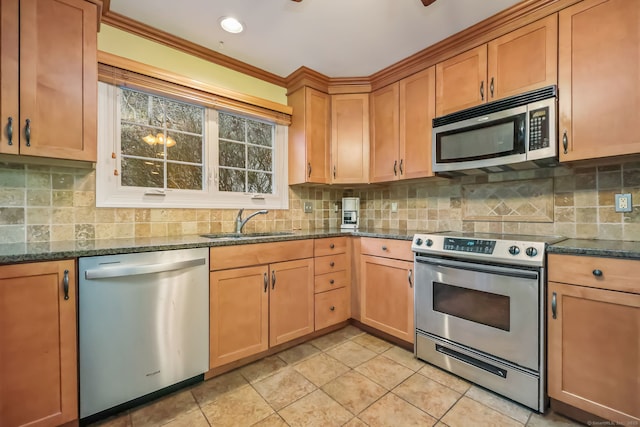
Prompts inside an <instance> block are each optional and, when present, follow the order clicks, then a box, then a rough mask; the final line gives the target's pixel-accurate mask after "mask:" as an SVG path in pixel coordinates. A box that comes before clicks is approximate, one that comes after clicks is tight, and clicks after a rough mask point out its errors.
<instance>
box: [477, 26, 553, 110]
mask: <svg viewBox="0 0 640 427" xmlns="http://www.w3.org/2000/svg"><path fill="white" fill-rule="evenodd" d="M487 60H488V63H487V67H488V73H487V82H488V85H489V86H488V89H489V91H488V99H487V100H488V101H493V100H494V99H500V98H506V97H509V96H513V95H519V94H521V93H524V92H528V91H531V90H534V89H538V88H541V87H545V86H549V85H553V84H556V82H557V76H558V16H557V15H556V14H554V15H550V16H548V17H547V18H544V19H541V20H539V21H536V22H534V23H532V24H529V25H526V26H524V27H522V28H519V29H517V30H515V31H512V32H510V33H509V34H506V35H504V36H502V37H499V38H497V39H495V40H492V41H491V42H489V43H488V44H487Z"/></svg>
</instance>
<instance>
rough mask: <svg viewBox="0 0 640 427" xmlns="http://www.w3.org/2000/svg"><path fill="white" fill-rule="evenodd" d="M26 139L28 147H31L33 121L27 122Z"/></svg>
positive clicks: (28, 120)
mask: <svg viewBox="0 0 640 427" xmlns="http://www.w3.org/2000/svg"><path fill="white" fill-rule="evenodd" d="M25 122H26V125H25V127H24V138H25V140H26V141H27V147H31V119H27V120H25Z"/></svg>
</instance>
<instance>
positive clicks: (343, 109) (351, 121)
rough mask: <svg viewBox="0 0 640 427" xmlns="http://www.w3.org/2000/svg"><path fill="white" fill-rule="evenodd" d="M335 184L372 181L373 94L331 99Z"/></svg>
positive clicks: (339, 96)
mask: <svg viewBox="0 0 640 427" xmlns="http://www.w3.org/2000/svg"><path fill="white" fill-rule="evenodd" d="M331 182H333V183H335V184H365V183H367V182H369V94H368V93H358V94H339V95H332V96H331Z"/></svg>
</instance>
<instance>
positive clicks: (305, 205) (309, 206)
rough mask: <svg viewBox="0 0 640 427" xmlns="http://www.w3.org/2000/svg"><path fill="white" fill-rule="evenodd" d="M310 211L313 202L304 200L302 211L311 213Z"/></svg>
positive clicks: (311, 210)
mask: <svg viewBox="0 0 640 427" xmlns="http://www.w3.org/2000/svg"><path fill="white" fill-rule="evenodd" d="M311 212H313V203H311V202H304V213H311Z"/></svg>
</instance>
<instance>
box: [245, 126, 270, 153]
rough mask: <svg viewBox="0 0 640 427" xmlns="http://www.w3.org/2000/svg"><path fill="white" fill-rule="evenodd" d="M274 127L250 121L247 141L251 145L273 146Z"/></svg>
mask: <svg viewBox="0 0 640 427" xmlns="http://www.w3.org/2000/svg"><path fill="white" fill-rule="evenodd" d="M272 132H273V125H272V124H269V123H262V122H257V121H254V120H248V122H247V141H248V142H250V143H251V144H258V145H264V146H267V147H272V146H273V137H272Z"/></svg>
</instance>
